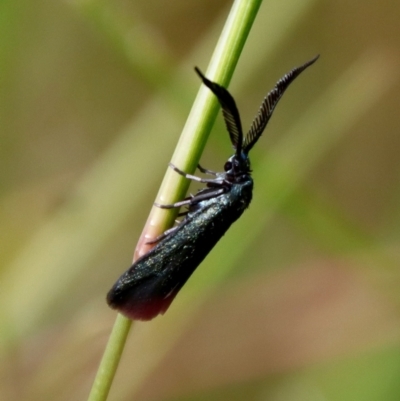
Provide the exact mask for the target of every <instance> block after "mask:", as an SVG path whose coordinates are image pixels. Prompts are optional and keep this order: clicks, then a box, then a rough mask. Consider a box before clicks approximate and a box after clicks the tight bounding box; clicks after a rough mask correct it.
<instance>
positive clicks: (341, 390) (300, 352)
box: [0, 0, 400, 401]
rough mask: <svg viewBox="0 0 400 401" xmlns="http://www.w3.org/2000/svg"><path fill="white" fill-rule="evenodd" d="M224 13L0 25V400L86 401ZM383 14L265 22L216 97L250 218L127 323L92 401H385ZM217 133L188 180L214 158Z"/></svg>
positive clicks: (386, 45)
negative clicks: (143, 316) (228, 95)
mask: <svg viewBox="0 0 400 401" xmlns="http://www.w3.org/2000/svg"><path fill="white" fill-rule="evenodd" d="M229 7H230V2H227V1H222V0H221V1H215V0H213V1H211V0H208V1H204V0H202V1H197V0H194V1H190V2H188V1H180V0H175V1H173V2H162V1H159V0H150V1H146V2H143V1H134V0H131V1H129V0H120V1H105V0H102V1H96V0H70V1H64V2H52V1H36V2H28V1H22V2H13V1H10V0H5V1H3V2H2V3H1V5H0V33H1V37H2V40H1V42H0V87H1V90H0V104H1V107H0V121H1V146H0V156H1V159H0V163H1V168H0V177H1V181H0V185H1V187H0V188H1V203H0V219H1V227H2V237H1V238H2V240H1V242H0V250H1V260H2V263H1V270H0V274H1V278H0V285H1V291H0V295H1V297H2V299H1V325H2V326H1V329H0V333H1V347H0V353H1V354H0V399H1V400H3V399H4V400H21V399H29V400H33V401H35V400H47V399H49V400H50V399H51V400H56V401H57V400H60V401H61V400H71V399H74V400H75V399H85V398H86V397H87V394H88V393H89V389H90V386H91V383H92V380H93V377H94V374H95V372H96V369H97V366H98V363H99V360H100V357H101V354H102V351H103V349H104V345H105V343H106V341H107V336H108V334H109V332H110V330H111V327H112V325H113V321H114V319H115V313H114V312H113V311H111V310H109V309H108V308H107V306H106V304H105V301H104V297H105V293H106V292H107V290H108V289H109V287H110V286H111V284H112V283H113V282H114V280H115V279H116V278H117V277H118V275H119V274H120V273H121V272H122V271H123V270H124V269H125V268H126V267H128V266H129V263H130V259H131V255H132V253H133V249H134V246H135V241H136V240H137V238H138V237H139V235H140V232H141V229H142V227H143V224H144V222H145V219H146V216H147V213H148V211H149V209H150V207H151V204H152V202H153V201H154V197H155V194H156V192H157V188H158V185H159V184H160V181H161V179H162V175H163V173H164V172H165V169H166V166H167V163H168V160H169V158H170V157H171V154H172V152H173V149H174V146H175V144H176V141H177V139H178V137H179V133H180V131H181V129H182V127H183V125H184V122H185V117H186V115H187V113H188V111H189V109H190V106H191V102H192V100H193V98H194V96H195V92H196V90H197V88H198V87H199V81H198V79H197V77H196V76H195V74H194V72H193V66H194V65H198V66H199V67H201V68H202V69H204V70H205V68H206V66H207V62H208V60H209V58H210V55H211V52H212V50H213V47H214V45H215V42H216V40H217V37H218V35H219V32H220V30H221V27H222V26H223V22H224V20H225V18H226V15H227V13H228V8H229ZM399 12H400V5H399V4H398V2H396V1H394V0H392V1H388V2H385V3H382V2H378V1H376V0H375V1H373V0H368V1H363V2H361V1H353V2H350V3H349V2H345V1H337V2H318V1H316V0H308V1H302V2H292V1H289V0H284V1H280V2H277V1H267V0H266V1H265V2H264V4H263V5H262V7H261V10H260V13H259V15H258V17H257V20H256V23H255V26H254V30H253V31H252V32H251V34H250V37H249V40H248V43H247V44H246V47H245V51H244V54H243V57H242V59H241V61H240V62H239V65H238V68H237V71H236V73H235V75H234V78H233V80H232V85H231V87H230V90H231V91H232V93H233V94H234V96H235V98H236V99H237V103H238V106H239V109H240V111H241V114H242V120H243V123H244V126H245V127H246V126H247V125H249V124H250V121H251V119H252V118H253V116H254V114H255V113H256V110H257V107H258V106H259V104H260V102H261V99H262V98H263V96H264V95H265V94H266V93H267V92H268V90H270V88H271V87H272V86H273V84H274V83H275V81H276V80H277V79H278V78H280V77H281V76H282V75H283V74H284V73H285V72H287V71H288V70H289V69H291V68H292V67H294V66H296V65H299V64H301V63H303V62H304V61H306V60H307V59H309V58H311V57H312V56H314V55H315V54H316V53H320V54H321V58H320V60H318V62H317V63H316V64H315V65H314V66H313V67H311V68H310V69H309V70H308V71H307V72H306V73H304V75H302V76H301V77H300V78H299V79H298V80H297V81H296V83H295V84H293V86H292V87H291V88H290V89H289V90H288V92H287V93H286V94H285V98H284V99H283V100H282V102H281V104H280V105H279V107H278V108H277V110H276V113H275V115H274V117H273V118H272V120H271V122H270V124H269V127H268V128H267V131H266V133H265V134H264V136H263V138H262V139H261V140H260V141H259V143H258V144H257V148H256V149H254V150H253V152H252V155H251V156H252V162H253V170H254V179H255V193H254V201H253V203H252V205H251V207H250V209H249V211H247V212H246V213H245V214H244V216H243V217H242V219H241V220H240V221H239V222H238V223H237V224H235V226H234V227H232V229H231V230H230V232H229V233H228V234H227V235H226V236H225V237H224V238H223V239H222V240H221V242H220V243H219V244H218V246H217V247H216V248H215V249H214V251H213V252H212V254H210V256H209V257H208V258H207V260H206V262H205V263H203V265H202V266H201V268H199V270H198V271H197V272H196V273H195V274H194V276H193V278H192V279H191V280H190V282H189V283H188V284H187V286H185V288H184V289H183V290H182V291H181V293H180V294H179V296H178V298H177V299H176V300H175V301H174V303H173V305H172V306H171V308H170V310H169V311H168V312H167V314H166V315H165V316H163V317H159V318H157V319H155V320H154V321H152V322H150V323H138V324H135V325H134V327H133V330H132V331H131V335H130V338H129V339H128V345H127V349H126V352H125V353H124V357H123V360H122V364H121V366H120V368H119V371H118V373H117V377H116V381H115V383H114V385H113V388H112V391H111V394H110V399H119V400H125V399H127V400H128V399H129V400H133V399H140V400H144V401H146V400H193V401H194V400H196V401H200V400H234V401H235V400H243V399H246V400H264V399H265V400H296V401H302V400H307V401H309V400H311V401H312V400H334V401H336V400H338V401H339V400H340V401H346V400H352V401H358V400H362V401H365V400H367V401H369V400H371V401H372V400H385V401H390V400H398V399H399V398H400V388H399V384H398V372H399V371H400V359H399V353H400V312H399V306H400V298H399V295H398V294H399V291H398V288H399V287H400V270H399V265H400V252H399V242H400V241H399V240H400V206H399V205H400V185H399V182H400V180H399V175H400V164H399V156H398V155H399V153H400V152H399V150H400V135H399V132H400V122H399V118H398V105H399V104H400V91H399V78H400V73H399V72H398V71H399V62H400V60H399V56H400V51H399V49H400V25H399V24H398V15H399ZM230 151H231V149H230V146H229V140H228V137H227V134H226V132H225V130H224V127H223V123H222V121H221V119H219V121H218V123H217V126H216V128H215V130H214V131H213V133H212V135H211V137H210V141H209V144H208V145H207V148H206V152H205V154H204V156H203V158H202V164H203V165H205V166H207V167H209V168H211V169H214V170H218V169H220V168H222V166H223V163H224V161H225V160H226V158H227V157H228V156H229V155H230Z"/></svg>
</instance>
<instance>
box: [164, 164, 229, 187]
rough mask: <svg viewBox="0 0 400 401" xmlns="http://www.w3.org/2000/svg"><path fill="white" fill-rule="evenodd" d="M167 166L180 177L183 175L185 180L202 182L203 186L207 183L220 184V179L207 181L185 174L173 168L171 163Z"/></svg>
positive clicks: (206, 179)
mask: <svg viewBox="0 0 400 401" xmlns="http://www.w3.org/2000/svg"><path fill="white" fill-rule="evenodd" d="M169 166H170V167H171V168H172V170H174V171H176V172H177V173H178V174H180V175H183V176H184V177H185V178H187V179H189V180H192V181H197V182H202V183H204V184H208V183H212V184H222V181H221V179H208V178H201V177H196V176H195V175H192V174H187V173H185V172H184V171H182V170H180V169H179V168H178V167H176V166H174V165H173V164H172V163H169Z"/></svg>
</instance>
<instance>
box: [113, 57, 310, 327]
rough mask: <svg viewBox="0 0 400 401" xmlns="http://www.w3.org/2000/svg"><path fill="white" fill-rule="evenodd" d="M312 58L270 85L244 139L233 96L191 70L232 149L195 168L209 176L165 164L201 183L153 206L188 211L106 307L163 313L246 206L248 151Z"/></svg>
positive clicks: (139, 314)
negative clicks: (212, 165)
mask: <svg viewBox="0 0 400 401" xmlns="http://www.w3.org/2000/svg"><path fill="white" fill-rule="evenodd" d="M317 58H318V56H316V57H314V58H313V59H312V60H310V61H308V62H307V63H305V64H303V65H302V66H300V67H297V68H294V69H293V70H291V71H290V72H289V73H288V74H286V75H284V76H283V77H282V78H281V79H280V80H279V81H278V82H277V83H276V85H275V87H274V89H272V91H271V92H269V93H268V95H267V96H266V97H265V99H264V100H263V102H262V104H261V106H260V109H259V112H258V114H257V116H256V118H255V119H254V121H253V123H252V125H251V127H250V130H249V132H248V133H247V135H246V136H245V137H243V132H242V125H241V122H240V117H239V111H238V109H237V107H236V103H235V101H234V99H233V97H232V96H231V95H230V93H229V92H228V91H227V90H226V89H225V88H223V87H222V86H220V85H218V84H217V83H215V82H211V81H210V80H208V79H207V78H206V77H205V76H204V75H203V74H202V73H201V72H200V70H199V69H198V68H196V69H195V70H196V72H197V74H198V75H199V76H200V78H201V79H202V81H203V83H204V85H206V86H207V87H208V88H209V89H210V90H211V91H212V92H213V93H214V94H215V96H216V97H217V98H218V101H219V103H220V104H221V108H222V114H223V116H224V119H225V124H226V128H227V130H228V132H229V136H230V139H231V142H232V145H233V148H234V149H235V153H234V155H233V156H231V157H230V158H229V159H228V161H227V162H226V163H225V166H224V172H221V173H216V172H212V171H209V170H206V169H203V168H202V167H200V166H199V170H200V171H201V172H203V173H206V174H209V175H212V176H214V178H211V179H203V178H198V177H195V176H192V175H190V174H186V173H184V172H183V171H181V170H179V169H178V168H177V167H175V166H173V165H172V164H171V167H172V168H173V169H174V170H175V171H176V172H177V173H178V174H181V175H183V176H184V177H186V178H188V179H190V180H194V181H199V182H202V183H205V184H206V187H205V188H203V189H201V190H200V191H198V192H197V193H196V195H194V196H190V197H188V198H185V199H184V200H182V201H180V202H177V203H175V204H173V205H157V206H159V207H162V208H174V207H181V206H187V208H188V210H187V211H186V212H184V213H182V214H181V215H184V216H185V217H184V219H183V220H182V221H181V222H180V223H179V224H178V225H177V226H175V227H174V228H172V229H169V230H167V231H166V232H165V233H164V234H162V235H161V236H160V237H159V238H157V240H156V241H155V242H157V245H155V247H154V248H152V249H151V250H150V251H149V252H148V253H147V254H145V255H143V256H142V257H141V258H140V259H138V260H137V261H136V262H135V263H134V264H133V265H132V266H131V267H130V268H129V269H128V270H127V271H126V272H125V273H124V274H122V276H121V277H120V278H119V279H118V281H117V282H116V283H115V285H114V286H113V287H112V288H111V290H110V291H109V293H108V295H107V302H108V304H109V305H110V306H111V308H114V309H116V310H118V311H119V312H120V313H122V314H123V315H125V316H126V317H128V318H130V319H136V320H150V319H152V318H154V317H155V316H157V315H158V314H160V313H161V314H163V313H165V311H166V310H167V309H168V307H169V306H170V304H171V302H172V301H173V299H174V298H175V296H176V294H177V293H178V292H179V290H180V289H181V288H182V287H183V285H184V284H185V283H186V281H187V280H188V279H189V277H190V276H191V274H192V273H193V272H194V270H195V269H196V268H197V266H198V265H199V264H200V263H201V262H202V261H203V259H204V258H205V257H206V256H207V254H208V253H209V252H210V251H211V249H212V248H213V247H214V246H215V244H216V243H217V242H218V241H219V240H220V239H221V237H222V236H223V235H224V234H225V232H226V231H227V230H228V228H229V227H230V226H231V224H232V223H233V222H234V221H236V220H237V219H238V218H239V217H240V216H241V215H242V213H243V211H244V210H245V209H246V208H247V207H248V206H249V204H250V201H251V198H252V191H253V180H252V178H251V176H250V173H251V170H250V160H249V156H248V154H249V151H250V150H251V148H252V147H253V146H254V144H255V143H256V142H257V140H258V138H259V137H260V136H261V134H262V133H263V131H264V129H265V127H266V125H267V123H268V121H269V119H270V118H271V115H272V113H273V111H274V109H275V106H276V105H277V103H278V101H279V99H280V98H281V97H282V95H283V93H284V92H285V90H286V88H287V87H288V86H289V85H290V84H291V83H292V82H293V80H294V79H295V78H296V77H297V76H298V75H299V74H300V73H301V72H302V71H304V70H305V69H306V68H307V67H309V66H310V65H311V64H313V63H314V62H315V61H316V60H317Z"/></svg>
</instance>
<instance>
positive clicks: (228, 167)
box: [224, 152, 251, 181]
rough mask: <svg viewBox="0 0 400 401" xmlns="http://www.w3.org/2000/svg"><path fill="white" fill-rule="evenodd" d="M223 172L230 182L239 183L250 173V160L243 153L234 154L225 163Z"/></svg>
mask: <svg viewBox="0 0 400 401" xmlns="http://www.w3.org/2000/svg"><path fill="white" fill-rule="evenodd" d="M224 170H225V173H226V176H227V177H229V178H230V179H231V180H232V181H240V180H241V179H242V178H243V177H245V176H246V177H247V176H248V175H249V174H250V172H251V169H250V159H249V157H248V156H247V154H245V153H244V152H240V153H239V154H237V153H235V154H234V155H233V156H231V157H230V158H229V159H228V160H227V162H226V163H225V165H224Z"/></svg>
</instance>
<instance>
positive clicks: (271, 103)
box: [243, 55, 319, 154]
mask: <svg viewBox="0 0 400 401" xmlns="http://www.w3.org/2000/svg"><path fill="white" fill-rule="evenodd" d="M318 57H319V55H318V56H316V57H314V58H313V59H312V60H310V61H308V62H307V63H305V64H303V65H301V66H300V67H296V68H293V70H291V71H290V72H288V73H287V74H286V75H284V76H283V77H282V78H281V79H280V80H279V81H278V82H277V83H276V85H275V88H274V89H272V90H271V92H269V93H268V95H267V96H266V97H265V98H264V100H263V102H262V104H261V106H260V110H259V111H258V114H257V116H256V117H255V119H254V120H253V123H252V124H251V127H250V130H249V132H248V133H247V135H246V138H245V140H244V144H243V151H244V152H245V153H246V154H247V153H248V152H249V151H250V149H251V148H252V147H253V146H254V144H255V143H256V142H257V140H258V138H259V137H260V136H261V134H262V133H263V131H264V129H265V127H266V125H267V123H268V121H269V119H270V118H271V116H272V113H273V111H274V109H275V106H276V105H277V104H278V102H279V100H280V98H281V97H282V95H283V94H284V92H285V90H286V89H287V88H288V86H289V85H290V84H291V83H292V82H293V81H294V80H295V79H296V78H297V77H298V76H299V75H300V73H302V72H303V71H304V70H305V69H306V68H307V67H309V66H310V65H311V64H313V63H315V61H317V59H318Z"/></svg>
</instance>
